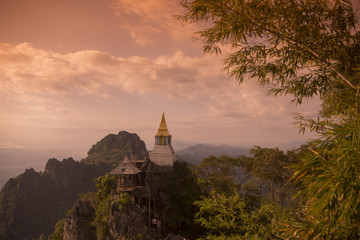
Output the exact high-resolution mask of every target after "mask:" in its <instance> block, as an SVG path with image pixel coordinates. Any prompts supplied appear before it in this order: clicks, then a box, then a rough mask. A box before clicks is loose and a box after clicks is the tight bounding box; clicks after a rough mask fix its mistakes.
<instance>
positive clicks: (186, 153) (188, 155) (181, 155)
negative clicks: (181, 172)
mask: <svg viewBox="0 0 360 240" xmlns="http://www.w3.org/2000/svg"><path fill="white" fill-rule="evenodd" d="M248 154H249V148H242V147H234V146H230V145H225V144H223V145H214V144H197V145H194V146H191V147H188V148H185V149H183V150H180V151H178V152H176V155H177V158H178V159H181V160H183V161H186V162H189V163H191V164H194V165H197V164H199V163H200V162H201V161H202V160H203V159H204V158H206V157H208V156H210V155H213V156H220V155H227V156H231V157H235V156H239V155H248Z"/></svg>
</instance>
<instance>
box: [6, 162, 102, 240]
mask: <svg viewBox="0 0 360 240" xmlns="http://www.w3.org/2000/svg"><path fill="white" fill-rule="evenodd" d="M108 169H109V168H108V167H106V166H105V165H103V166H101V167H100V166H91V165H86V164H83V163H79V162H76V161H74V160H73V159H72V158H68V159H64V160H63V161H61V162H60V161H59V160H57V159H50V160H49V161H48V162H47V164H46V167H45V171H44V172H35V171H34V170H33V169H28V170H26V171H25V172H24V173H23V174H21V175H19V176H18V177H16V178H15V179H10V180H9V181H8V182H7V183H6V184H5V186H4V187H3V189H2V190H1V193H0V239H25V238H36V237H38V236H39V235H40V234H42V233H44V234H49V233H51V232H52V231H53V226H54V224H55V223H56V221H57V220H59V219H60V218H62V217H63V216H64V213H65V212H66V210H67V209H69V208H71V206H72V204H73V203H74V201H75V200H76V199H77V197H78V194H79V193H82V192H88V191H94V190H95V187H94V180H93V179H94V178H96V177H98V176H100V175H103V174H105V173H106V172H107V171H108Z"/></svg>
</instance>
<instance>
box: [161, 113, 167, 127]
mask: <svg viewBox="0 0 360 240" xmlns="http://www.w3.org/2000/svg"><path fill="white" fill-rule="evenodd" d="M161 123H165V124H166V121H165V113H164V111H162V116H161Z"/></svg>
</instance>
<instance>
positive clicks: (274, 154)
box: [248, 146, 291, 202]
mask: <svg viewBox="0 0 360 240" xmlns="http://www.w3.org/2000/svg"><path fill="white" fill-rule="evenodd" d="M250 154H252V155H253V157H251V158H250V159H249V160H250V161H248V162H249V165H250V166H249V168H250V170H251V172H252V173H253V175H255V177H256V178H257V179H258V183H259V184H258V187H259V195H260V197H261V192H262V189H261V188H262V185H264V184H267V185H268V186H269V188H270V193H271V199H272V201H275V192H276V191H278V192H280V193H281V190H284V189H285V185H286V183H287V182H288V180H289V178H290V177H291V171H290V170H289V160H288V157H287V155H286V154H284V152H283V151H281V150H279V149H278V148H261V147H260V146H255V147H254V148H252V149H250ZM281 195H282V194H279V198H280V199H279V200H280V202H281V201H282V200H283V199H281V197H280V196H281Z"/></svg>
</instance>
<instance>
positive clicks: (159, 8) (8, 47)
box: [0, 0, 319, 169]
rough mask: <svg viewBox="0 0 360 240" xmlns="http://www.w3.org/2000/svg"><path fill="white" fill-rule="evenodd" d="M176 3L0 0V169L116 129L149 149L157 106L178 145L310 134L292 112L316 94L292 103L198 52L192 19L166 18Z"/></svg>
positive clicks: (281, 142) (312, 107)
mask: <svg viewBox="0 0 360 240" xmlns="http://www.w3.org/2000/svg"><path fill="white" fill-rule="evenodd" d="M182 11H183V9H182V8H181V7H180V6H179V1H177V0H142V1H133V0H52V1H49V0H32V1H27V0H0V119H1V120H0V169H6V168H10V167H15V165H16V164H20V163H21V164H24V166H25V167H31V166H35V165H36V166H38V165H44V164H45V162H46V160H47V159H48V158H51V157H57V158H60V159H61V158H65V157H71V156H72V157H74V158H75V159H76V160H80V159H81V158H83V157H86V153H87V151H88V150H89V149H90V147H91V146H92V145H93V144H95V143H96V142H97V141H99V140H101V139H102V138H103V137H104V136H106V135H107V134H110V133H114V134H116V133H118V132H119V131H121V130H125V131H129V132H133V133H137V134H138V135H139V136H140V138H141V139H142V140H144V141H145V143H146V146H147V148H148V150H151V149H152V147H153V144H154V135H155V134H156V132H157V128H158V126H159V123H160V120H161V113H162V111H164V112H165V117H166V121H167V125H168V128H169V131H170V133H171V134H172V138H173V145H174V148H175V150H176V149H180V148H183V147H185V146H187V145H189V144H195V143H212V144H229V145H234V146H243V147H252V146H254V145H260V146H266V147H275V146H279V147H281V148H289V147H291V146H292V145H294V146H295V145H299V144H300V143H301V142H305V141H306V140H307V139H309V138H311V137H313V136H310V135H305V136H304V135H300V134H298V129H297V128H296V127H295V126H294V125H293V124H291V123H292V122H293V121H294V116H293V115H294V113H297V112H302V113H304V114H305V115H308V116H315V115H316V114H317V112H318V110H319V101H318V100H316V99H315V100H310V101H308V102H305V103H304V104H303V105H302V106H300V107H299V106H295V105H292V104H290V103H289V102H290V100H291V98H289V97H274V96H268V95H267V94H266V89H263V88H260V87H259V86H258V85H257V84H256V83H255V82H253V81H245V82H244V83H243V84H241V85H239V84H237V83H236V80H235V79H234V78H231V77H230V76H229V75H227V74H226V72H224V71H223V70H222V68H223V64H222V61H223V58H224V56H221V55H220V56H219V55H218V56H216V55H203V53H202V49H201V42H197V41H194V40H193V38H192V34H193V33H194V32H196V31H197V30H199V27H198V26H196V25H192V24H188V25H185V26H183V25H182V24H181V23H179V22H178V21H177V20H176V19H175V18H174V15H177V14H181V13H182ZM39 153H41V154H40V155H39ZM37 154H38V155H37ZM35 156H36V159H35ZM39 158H42V159H39Z"/></svg>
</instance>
